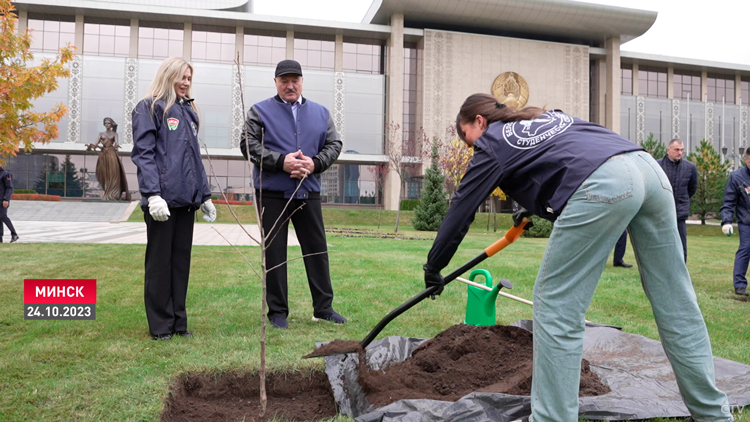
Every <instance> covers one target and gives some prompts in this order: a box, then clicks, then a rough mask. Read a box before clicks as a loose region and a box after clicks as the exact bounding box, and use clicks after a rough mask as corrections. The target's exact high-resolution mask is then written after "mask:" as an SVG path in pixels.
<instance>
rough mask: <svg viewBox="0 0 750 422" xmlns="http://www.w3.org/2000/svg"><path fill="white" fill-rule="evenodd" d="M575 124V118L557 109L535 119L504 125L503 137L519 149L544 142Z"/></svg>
mask: <svg viewBox="0 0 750 422" xmlns="http://www.w3.org/2000/svg"><path fill="white" fill-rule="evenodd" d="M572 124H573V118H572V117H570V116H568V115H567V114H564V113H560V112H557V111H554V110H552V111H548V112H546V113H544V114H542V115H541V116H539V117H537V118H536V119H534V120H521V121H518V122H512V123H506V124H505V126H503V138H505V141H506V142H507V143H508V144H510V146H512V147H514V148H518V149H529V148H534V147H536V146H538V145H539V144H541V143H542V142H544V141H546V140H548V139H551V138H553V137H554V136H555V135H557V134H559V133H562V132H564V131H565V130H566V129H568V128H569V127H570V126H571V125H572Z"/></svg>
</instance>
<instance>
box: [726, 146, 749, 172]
mask: <svg viewBox="0 0 750 422" xmlns="http://www.w3.org/2000/svg"><path fill="white" fill-rule="evenodd" d="M738 153H739V154H738ZM744 154H745V147H743V146H741V147H739V148H737V152H734V151H730V150H729V148H727V147H721V155H723V156H724V159H727V160H732V170H735V169H736V167H737V166H736V164H737V163H736V160H737V159H741V158H742V157H743V156H744Z"/></svg>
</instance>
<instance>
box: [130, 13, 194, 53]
mask: <svg viewBox="0 0 750 422" xmlns="http://www.w3.org/2000/svg"><path fill="white" fill-rule="evenodd" d="M182 28H183V26H182V25H181V24H179V23H177V24H172V23H166V22H154V23H148V22H141V25H140V27H139V28H138V57H141V58H144V59H166V58H167V57H182V40H183V36H184V34H183V30H182Z"/></svg>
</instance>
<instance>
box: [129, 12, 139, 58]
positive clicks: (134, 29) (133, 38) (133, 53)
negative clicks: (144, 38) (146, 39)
mask: <svg viewBox="0 0 750 422" xmlns="http://www.w3.org/2000/svg"><path fill="white" fill-rule="evenodd" d="M138 35H139V31H138V19H131V20H130V52H129V53H128V57H131V58H136V57H138Z"/></svg>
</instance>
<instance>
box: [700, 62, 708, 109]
mask: <svg viewBox="0 0 750 422" xmlns="http://www.w3.org/2000/svg"><path fill="white" fill-rule="evenodd" d="M701 101H702V102H704V103H707V102H708V72H707V71H705V70H704V71H702V72H701Z"/></svg>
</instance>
